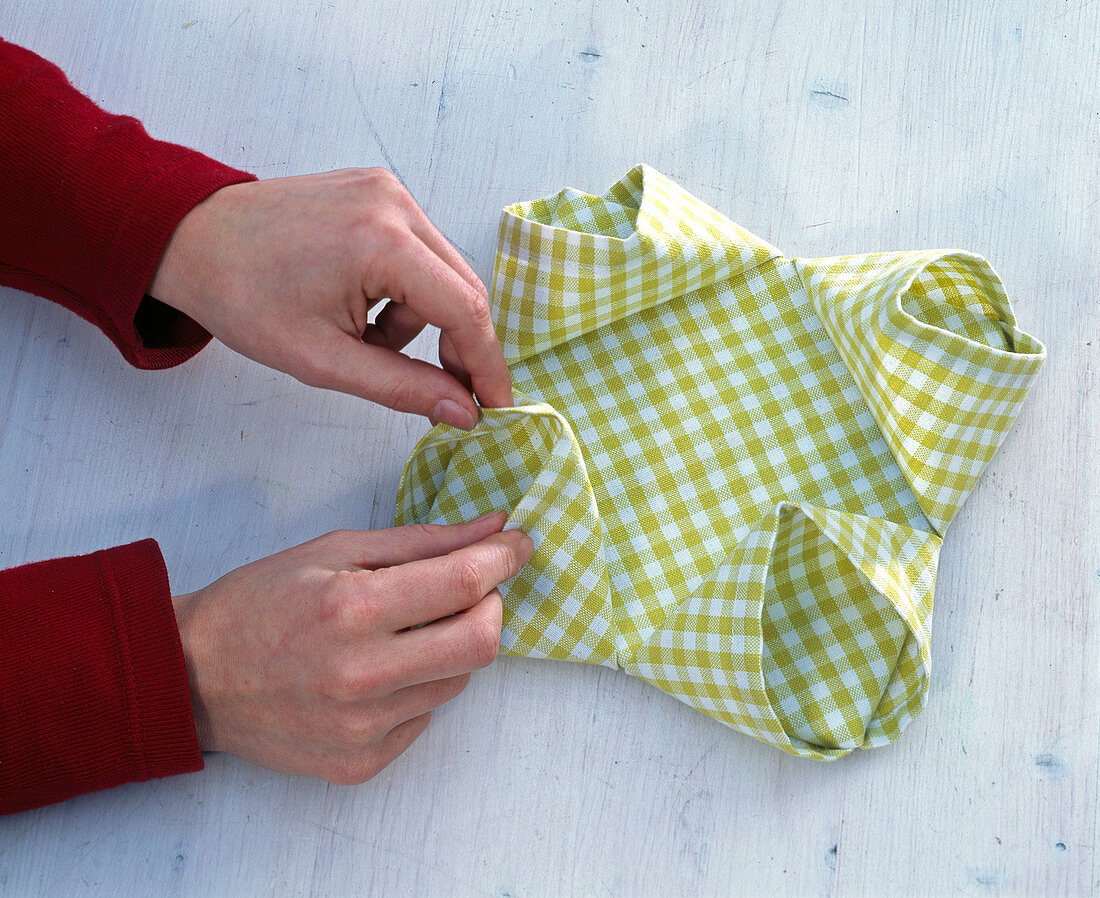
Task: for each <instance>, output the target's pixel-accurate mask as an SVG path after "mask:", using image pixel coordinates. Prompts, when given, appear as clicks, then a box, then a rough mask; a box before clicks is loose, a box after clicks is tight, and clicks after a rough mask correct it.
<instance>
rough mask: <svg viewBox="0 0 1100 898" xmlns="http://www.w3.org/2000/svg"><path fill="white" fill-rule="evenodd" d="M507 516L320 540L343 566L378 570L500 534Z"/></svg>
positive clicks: (492, 515) (495, 514) (501, 513)
mask: <svg viewBox="0 0 1100 898" xmlns="http://www.w3.org/2000/svg"><path fill="white" fill-rule="evenodd" d="M507 520H508V513H507V512H504V511H493V512H490V513H489V514H486V515H482V516H481V517H479V518H475V519H474V520H472V521H467V522H465V523H463V524H409V525H407V526H405V527H390V528H388V529H386V530H338V531H336V532H334V533H329V534H327V535H326V536H324V537H321V539H323V540H326V541H327V543H328V546H326V549H327V550H328V551H329V553H330V555H332V556H333V557H334V558H335V559H338V560H339V561H340V562H343V563H348V564H353V565H355V566H356V567H361V568H366V569H368V570H375V569H377V568H386V567H394V566H396V565H400V564H406V563H407V562H410V561H419V560H421V559H423V558H442V557H443V556H444V555H447V554H449V553H450V552H453V551H455V550H456V549H461V548H464V547H465V546H469V545H471V544H473V543H476V542H479V541H481V540H483V539H485V538H486V537H487V536H490V535H492V534H493V533H499V532H500V531H501V529H502V528H503V527H504V524H505V522H507Z"/></svg>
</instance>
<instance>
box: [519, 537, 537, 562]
mask: <svg viewBox="0 0 1100 898" xmlns="http://www.w3.org/2000/svg"><path fill="white" fill-rule="evenodd" d="M519 554H520V556H521V557H522V558H523V563H524V564H527V562H528V561H530V560H531V556H532V555H534V554H535V543H534V541H533V540H532V539H531V537H529V536H528V535H527V534H526V533H525V534H523V539H521V540H520V541H519Z"/></svg>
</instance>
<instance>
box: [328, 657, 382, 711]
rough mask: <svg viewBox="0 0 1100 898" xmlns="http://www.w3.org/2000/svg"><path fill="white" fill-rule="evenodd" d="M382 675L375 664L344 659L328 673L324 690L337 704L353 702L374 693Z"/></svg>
mask: <svg viewBox="0 0 1100 898" xmlns="http://www.w3.org/2000/svg"><path fill="white" fill-rule="evenodd" d="M382 676H383V672H382V671H381V670H380V669H379V667H378V666H377V665H370V664H363V663H360V662H357V661H346V662H344V663H343V664H340V665H339V666H337V667H336V669H335V670H333V671H332V672H331V673H330V674H329V676H328V679H327V682H326V684H325V690H324V692H325V695H326V696H327V697H328V698H329V699H331V700H332V701H334V702H336V703H337V704H341V705H346V704H354V703H357V702H360V701H362V699H363V698H365V697H367V696H370V695H373V694H375V693H376V692H377V691H378V690H379V686H380V680H381V679H382Z"/></svg>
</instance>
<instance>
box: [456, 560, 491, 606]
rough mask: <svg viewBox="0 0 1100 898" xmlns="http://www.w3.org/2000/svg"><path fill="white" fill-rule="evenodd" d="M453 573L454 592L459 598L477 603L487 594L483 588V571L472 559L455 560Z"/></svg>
mask: <svg viewBox="0 0 1100 898" xmlns="http://www.w3.org/2000/svg"><path fill="white" fill-rule="evenodd" d="M452 571H453V573H452V582H453V584H454V590H455V592H456V593H457V594H458V595H459V596H461V597H463V598H465V599H470V600H473V601H477V600H478V599H480V598H481V597H482V596H483V595H484V594H485V592H484V589H483V588H482V580H481V569H480V567H479V566H478V564H477V562H476V561H474V560H473V559H472V558H468V557H457V558H455V560H454V562H453V568H452Z"/></svg>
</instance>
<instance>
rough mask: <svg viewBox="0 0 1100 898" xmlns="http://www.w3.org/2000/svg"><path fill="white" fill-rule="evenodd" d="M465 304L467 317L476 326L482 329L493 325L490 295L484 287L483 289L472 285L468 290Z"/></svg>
mask: <svg viewBox="0 0 1100 898" xmlns="http://www.w3.org/2000/svg"><path fill="white" fill-rule="evenodd" d="M465 305H466V317H467V318H468V319H469V321H470V323H471V324H472V325H473V326H474V327H476V328H478V329H482V328H485V327H491V326H492V324H493V310H492V308H491V307H490V306H489V295H488V294H487V293H486V292H485V288H484V287H482V288H481V289H475V288H474V287H470V289H469V290H467V291H466V298H465Z"/></svg>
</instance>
